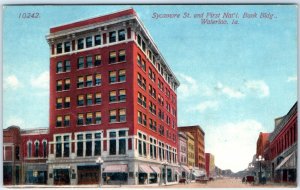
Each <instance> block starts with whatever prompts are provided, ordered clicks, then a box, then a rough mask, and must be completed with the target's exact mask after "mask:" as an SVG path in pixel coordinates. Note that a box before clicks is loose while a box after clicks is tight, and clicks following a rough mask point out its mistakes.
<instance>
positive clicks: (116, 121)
mask: <svg viewBox="0 0 300 190" xmlns="http://www.w3.org/2000/svg"><path fill="white" fill-rule="evenodd" d="M126 122H127V121H116V122H109V124H118V123H126Z"/></svg>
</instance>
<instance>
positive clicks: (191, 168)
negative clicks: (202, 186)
mask: <svg viewBox="0 0 300 190" xmlns="http://www.w3.org/2000/svg"><path fill="white" fill-rule="evenodd" d="M189 169H190V181H191V182H192V178H193V166H190V167H189Z"/></svg>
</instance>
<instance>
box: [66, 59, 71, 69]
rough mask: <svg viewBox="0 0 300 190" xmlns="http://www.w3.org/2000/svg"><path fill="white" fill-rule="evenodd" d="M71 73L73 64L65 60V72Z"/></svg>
mask: <svg viewBox="0 0 300 190" xmlns="http://www.w3.org/2000/svg"><path fill="white" fill-rule="evenodd" d="M69 71H71V62H70V60H65V72H69Z"/></svg>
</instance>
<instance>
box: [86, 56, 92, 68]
mask: <svg viewBox="0 0 300 190" xmlns="http://www.w3.org/2000/svg"><path fill="white" fill-rule="evenodd" d="M86 66H87V67H93V57H92V56H87V57H86Z"/></svg>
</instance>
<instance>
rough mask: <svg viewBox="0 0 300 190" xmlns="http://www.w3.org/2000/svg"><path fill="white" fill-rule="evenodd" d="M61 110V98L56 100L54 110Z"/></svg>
mask: <svg viewBox="0 0 300 190" xmlns="http://www.w3.org/2000/svg"><path fill="white" fill-rule="evenodd" d="M61 108H62V98H57V99H56V109H61Z"/></svg>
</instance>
